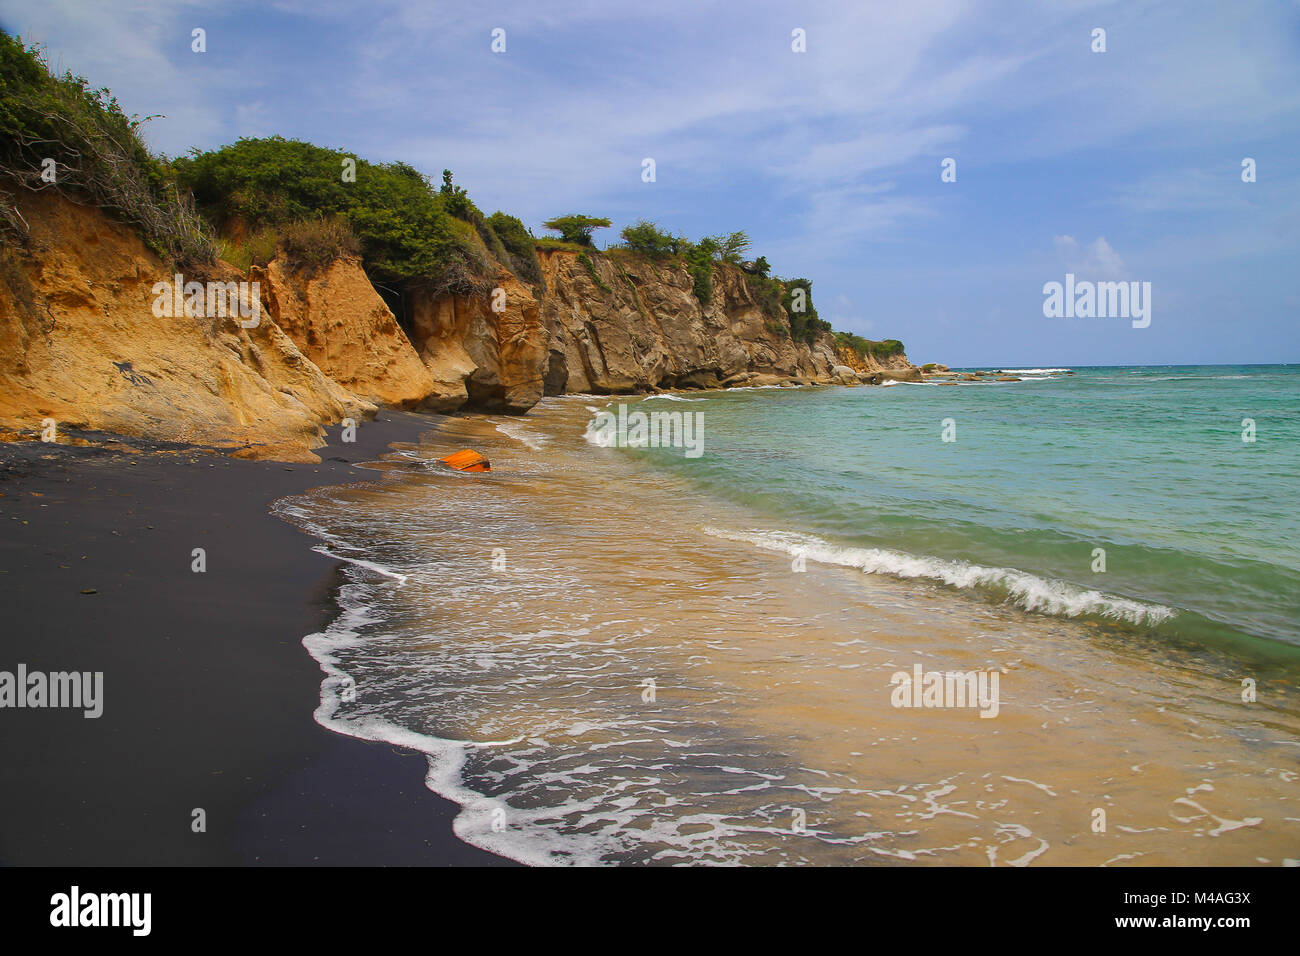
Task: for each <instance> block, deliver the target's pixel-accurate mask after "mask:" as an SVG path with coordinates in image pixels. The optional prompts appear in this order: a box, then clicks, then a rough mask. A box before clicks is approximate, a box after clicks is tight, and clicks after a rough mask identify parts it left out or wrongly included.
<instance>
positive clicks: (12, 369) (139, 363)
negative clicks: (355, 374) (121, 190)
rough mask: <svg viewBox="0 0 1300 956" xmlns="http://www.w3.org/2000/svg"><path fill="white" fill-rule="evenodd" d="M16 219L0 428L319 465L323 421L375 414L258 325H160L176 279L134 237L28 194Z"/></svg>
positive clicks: (7, 264)
mask: <svg viewBox="0 0 1300 956" xmlns="http://www.w3.org/2000/svg"><path fill="white" fill-rule="evenodd" d="M19 211H20V212H21V215H22V218H23V220H24V221H25V222H26V223H27V224H28V228H29V235H28V236H27V238H26V242H25V244H23V245H22V246H21V247H17V246H16V245H15V244H12V243H10V242H8V241H6V245H5V248H4V249H3V250H2V251H0V426H4V427H7V428H10V429H13V430H15V431H19V432H24V433H29V434H30V433H33V432H39V431H40V430H41V428H42V422H43V421H44V420H46V419H52V420H53V421H54V422H55V423H56V425H57V426H58V427H75V428H82V429H91V430H104V431H111V432H115V433H118V434H122V435H128V436H141V437H149V438H156V439H163V440H175V441H183V442H191V443H198V444H210V445H216V446H220V447H223V448H226V449H228V450H231V451H234V452H236V453H237V454H242V455H247V456H253V457H272V458H280V459H284V460H297V461H315V460H318V459H317V458H316V456H314V455H312V454H311V453H310V451H309V449H310V448H313V447H318V446H319V445H320V444H321V443H322V440H323V431H322V429H321V425H322V423H328V422H335V421H338V420H340V419H342V418H345V417H354V418H359V417H361V416H363V415H373V414H374V411H375V406H374V405H372V404H370V403H368V402H364V401H361V400H359V399H357V398H356V397H355V396H354V395H352V394H351V393H350V392H348V391H346V390H345V389H344V388H342V387H341V386H340V385H338V384H337V383H335V382H334V381H333V380H331V379H329V378H327V377H326V376H325V375H323V374H322V373H321V371H320V369H319V368H317V367H316V365H315V364H313V363H312V362H311V361H310V360H309V359H308V358H306V357H305V356H304V355H303V354H302V352H301V351H300V350H299V349H298V347H297V346H296V345H295V344H294V342H293V340H292V339H291V338H290V337H289V336H287V335H286V334H285V333H284V332H283V331H282V330H281V329H280V328H279V326H277V325H276V324H275V323H274V322H273V321H269V320H267V318H266V317H265V316H263V317H262V321H261V322H260V323H259V324H258V326H257V327H256V328H243V327H242V326H241V323H240V321H239V317H238V316H237V315H236V316H234V317H227V318H218V317H213V318H209V317H205V316H204V315H198V316H191V315H185V314H183V311H182V314H179V315H170V316H167V315H164V316H162V317H159V316H156V315H155V314H154V306H155V303H156V298H157V297H156V296H155V294H154V292H153V288H154V285H155V283H158V282H166V281H170V280H171V278H172V270H171V269H170V268H169V267H167V266H166V265H165V264H164V263H163V262H162V261H161V260H160V259H159V258H158V257H157V256H156V255H154V254H153V253H152V252H151V251H150V250H149V249H148V248H146V247H145V245H144V244H143V243H142V242H141V241H140V239H139V238H138V237H137V235H136V234H135V232H134V231H132V230H131V229H129V228H128V227H126V226H122V225H119V224H117V223H115V222H112V221H110V220H109V219H107V218H105V217H104V216H103V215H102V214H101V213H99V212H98V211H97V210H93V209H87V208H85V207H82V206H78V205H75V204H73V203H72V202H70V201H68V200H67V199H64V198H62V197H60V196H58V195H56V194H53V193H38V194H23V195H22V196H21V197H20V200H19ZM205 278H206V277H205ZM214 278H216V279H218V280H227V279H229V280H239V279H242V278H244V277H243V276H240V275H236V274H233V272H231V271H230V270H218V273H217V275H216V276H215V277H214Z"/></svg>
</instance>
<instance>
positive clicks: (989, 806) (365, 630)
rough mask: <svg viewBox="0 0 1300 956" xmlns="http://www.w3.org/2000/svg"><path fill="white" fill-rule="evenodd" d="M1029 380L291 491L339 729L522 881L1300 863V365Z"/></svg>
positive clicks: (534, 416) (740, 411)
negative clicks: (333, 592) (618, 873)
mask: <svg viewBox="0 0 1300 956" xmlns="http://www.w3.org/2000/svg"><path fill="white" fill-rule="evenodd" d="M1005 371H1006V372H1007V373H1008V374H1009V375H1010V376H1014V377H1017V378H1019V379H1020V380H1019V381H1003V382H998V381H991V380H990V381H982V382H967V381H961V380H958V382H957V384H953V385H941V384H938V383H936V382H926V383H916V384H913V383H895V384H891V385H887V386H884V387H860V388H842V387H834V388H825V387H823V388H798V389H796V388H755V389H732V390H728V391H724V392H686V393H680V394H675V395H654V396H626V397H610V396H565V397H562V398H552V399H546V400H544V401H543V402H542V403H541V404H540V405H539V406H537V407H536V408H535V409H534V410H533V411H532V412H530V413H529V415H528V416H526V417H523V418H505V417H490V416H464V417H452V418H448V419H446V420H445V422H444V423H443V424H442V425H440V426H439V427H438V428H437V429H435V430H433V431H431V432H430V433H428V434H427V435H425V436H423V438H422V440H421V442H419V443H418V444H412V445H409V446H403V447H401V448H398V449H397V450H396V451H395V452H394V453H393V454H392V455H389V456H388V457H387V458H386V460H385V461H383V462H380V463H376V464H375V465H374V466H373V467H374V471H375V479H374V481H372V482H368V483H364V484H360V485H353V486H337V487H327V488H322V489H317V490H315V491H313V492H310V493H308V494H307V495H303V496H299V497H296V498H292V499H284V500H282V501H281V502H278V503H277V506H276V510H277V512H278V513H279V514H281V515H282V516H283V517H285V518H287V519H289V520H291V521H294V522H295V523H297V524H299V525H300V526H302V527H303V528H305V529H306V530H308V531H310V532H311V533H313V534H314V535H316V536H317V537H318V538H319V539H320V540H321V542H322V544H321V545H320V548H321V550H324V551H326V552H327V553H330V554H333V555H336V556H337V557H339V558H340V559H342V560H343V561H344V562H345V565H346V575H347V581H348V583H347V584H346V585H344V587H343V588H342V590H341V592H340V594H339V596H338V601H339V605H340V607H341V608H342V613H341V614H340V616H339V618H338V619H337V620H336V621H335V622H334V623H333V624H332V625H331V626H330V628H329V629H328V630H327V631H326V632H324V633H322V634H316V635H310V636H308V637H307V638H306V639H305V641H304V643H305V645H306V647H307V650H308V651H309V652H310V653H311V654H312V655H313V656H314V657H315V658H316V660H317V661H318V662H319V663H320V664H321V666H322V669H323V671H324V673H325V678H324V680H323V682H322V695H321V704H320V708H319V710H318V711H317V715H316V716H317V719H318V720H319V721H320V722H321V723H322V724H324V725H325V726H327V727H330V728H332V729H334V730H337V731H339V732H341V733H346V734H352V735H354V736H358V737H363V738H367V739H372V740H382V741H385V742H389V743H392V744H396V745H401V746H406V747H410V748H412V749H416V750H419V751H421V752H423V753H425V754H427V755H428V757H429V774H428V777H427V780H426V783H427V785H428V786H429V787H430V789H432V790H435V791H436V792H438V793H441V794H444V795H446V796H448V797H450V798H452V799H454V800H456V801H457V802H459V803H460V804H461V805H462V807H463V809H462V812H461V814H460V816H459V817H458V819H457V821H456V832H457V834H458V835H459V836H460V837H461V838H462V839H464V840H466V841H468V842H471V843H474V844H476V845H479V846H483V847H485V848H488V849H491V850H493V851H494V852H498V853H501V854H503V855H506V856H509V857H512V858H514V859H518V860H522V861H525V862H529V863H536V864H565V863H570V864H572V863H578V864H589V863H648V864H785V865H799V864H828V865H841V864H893V865H936V864H947V865H952V864H956V865H990V864H994V865H1007V864H1009V865H1017V866H1024V865H1031V864H1032V865H1044V864H1046V865H1104V864H1111V865H1116V864H1121V865H1122V864H1129V865H1170V864H1173V865H1176V864H1183V863H1207V864H1223V865H1283V864H1292V865H1294V864H1296V863H1297V862H1298V861H1300V797H1298V795H1297V786H1296V784H1297V781H1298V780H1300V692H1298V688H1297V677H1300V623H1298V622H1300V546H1298V545H1297V542H1300V518H1298V517H1297V511H1296V509H1295V508H1294V507H1293V505H1292V501H1293V498H1294V495H1295V491H1296V487H1297V482H1296V477H1295V476H1296V475H1297V474H1298V473H1300V370H1297V369H1296V368H1295V367H1290V366H1213V367H1186V366H1176V367H1143V368H1075V369H1063V368H1044V369H1016V370H1011V369H1008V370H1005ZM990 378H992V377H991V376H990ZM620 406H622V409H621V413H622V415H623V417H624V418H625V419H626V418H627V417H629V416H633V417H635V415H636V414H637V413H642V414H644V415H645V416H646V417H647V418H648V417H650V416H651V414H652V413H655V414H657V415H658V417H659V420H660V422H661V423H664V424H665V427H667V425H668V424H671V425H672V427H673V430H672V432H671V434H673V435H675V436H677V437H680V436H681V430H680V426H681V425H682V424H683V423H690V424H694V425H695V430H694V431H692V432H691V433H689V434H690V437H691V438H693V439H695V441H694V443H691V442H686V443H683V442H678V444H677V446H676V447H672V446H670V447H626V445H625V444H622V443H620V442H618V441H617V440H614V439H612V437H611V431H610V430H609V429H607V428H602V421H604V422H606V423H607V422H608V421H609V420H610V419H609V416H612V415H615V414H618V412H619V407H620ZM602 413H605V415H604V418H603V419H602ZM666 416H675V418H673V417H669V418H667V419H666ZM363 427H364V426H363ZM463 447H471V448H474V449H476V450H478V451H480V452H483V453H484V454H486V455H488V457H489V458H491V460H492V463H493V471H492V472H491V473H490V474H478V475H470V474H458V473H452V472H448V471H446V470H445V469H442V468H440V467H438V466H437V465H436V464H433V461H434V459H436V458H438V457H440V456H442V455H445V454H448V453H449V452H451V451H455V450H458V449H460V448H463ZM931 675H937V677H934V679H933V680H931ZM945 675H946V676H947V681H946V683H945ZM931 691H933V694H931V693H930V692H931ZM963 691H968V693H962V692H963Z"/></svg>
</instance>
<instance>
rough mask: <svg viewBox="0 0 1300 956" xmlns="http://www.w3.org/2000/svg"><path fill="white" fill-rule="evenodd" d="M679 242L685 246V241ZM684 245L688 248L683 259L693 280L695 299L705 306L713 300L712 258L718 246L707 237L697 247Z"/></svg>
mask: <svg viewBox="0 0 1300 956" xmlns="http://www.w3.org/2000/svg"><path fill="white" fill-rule="evenodd" d="M679 242H680V243H682V244H686V243H685V240H679ZM686 245H688V248H687V249H686V250H685V253H684V255H683V258H685V259H686V268H687V270H688V271H689V272H690V274H691V276H692V277H693V278H694V279H695V286H694V291H695V298H697V299H699V300H700V305H702V306H707V305H708V304H709V302H710V301H712V299H713V256H714V254H715V253H716V252H717V251H718V245H717V243H716V242H714V241H713V240H712V239H710V238H708V237H707V236H706V237H705V238H703V239H701V240H700V241H699V243H698V244H697V245H694V246H689V244H686Z"/></svg>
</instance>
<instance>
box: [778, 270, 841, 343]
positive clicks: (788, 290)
mask: <svg viewBox="0 0 1300 956" xmlns="http://www.w3.org/2000/svg"><path fill="white" fill-rule="evenodd" d="M781 306H782V307H783V308H784V309H785V311H786V312H787V313H788V314H789V316H790V335H791V337H792V338H795V339H802V340H803V341H805V342H809V343H811V342H814V341H816V340H817V336H819V335H821V334H822V333H823V332H829V331H831V324H830V323H829V322H827V321H826V320H824V319H822V318H819V317H818V315H817V309H816V308H814V307H813V301H812V280H811V279H786V280H785V293H784V295H783V296H782V298H781Z"/></svg>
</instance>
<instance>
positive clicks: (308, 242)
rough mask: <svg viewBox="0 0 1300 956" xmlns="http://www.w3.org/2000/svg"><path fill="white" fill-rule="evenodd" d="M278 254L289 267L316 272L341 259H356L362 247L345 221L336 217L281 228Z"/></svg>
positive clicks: (306, 220) (305, 220) (293, 223)
mask: <svg viewBox="0 0 1300 956" xmlns="http://www.w3.org/2000/svg"><path fill="white" fill-rule="evenodd" d="M280 251H281V252H282V253H283V254H284V257H285V259H287V260H288V262H289V265H290V266H292V267H294V268H296V269H306V270H308V271H311V272H315V271H317V270H319V269H323V268H324V267H325V266H327V265H329V264H330V263H331V262H333V261H334V260H335V259H337V258H338V257H339V256H340V255H345V256H355V255H357V254H358V253H360V252H361V243H360V242H358V241H357V237H356V235H355V234H354V233H353V232H352V227H351V226H350V225H349V224H348V221H347V219H345V218H344V217H342V216H337V215H336V216H325V217H322V218H320V219H303V220H299V221H298V222H291V223H289V224H288V225H287V226H284V227H282V229H281V230H280Z"/></svg>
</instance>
